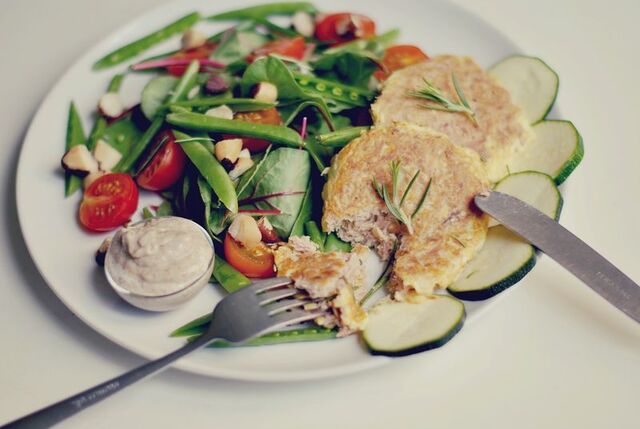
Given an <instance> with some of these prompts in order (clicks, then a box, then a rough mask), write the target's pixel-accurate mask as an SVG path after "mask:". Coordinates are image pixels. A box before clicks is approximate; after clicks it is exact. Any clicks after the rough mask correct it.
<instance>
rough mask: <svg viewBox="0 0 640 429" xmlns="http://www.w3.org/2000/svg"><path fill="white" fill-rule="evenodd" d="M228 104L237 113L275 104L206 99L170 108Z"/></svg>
mask: <svg viewBox="0 0 640 429" xmlns="http://www.w3.org/2000/svg"><path fill="white" fill-rule="evenodd" d="M223 104H226V105H227V106H229V107H231V108H232V109H233V110H234V111H236V112H253V111H256V110H265V109H270V108H271V107H274V106H275V103H268V102H265V101H259V100H256V99H255V98H232V97H204V98H196V99H193V100H185V101H178V102H177V103H174V104H172V105H171V106H169V107H170V108H171V107H173V106H179V107H201V108H202V107H216V106H222V105H223Z"/></svg>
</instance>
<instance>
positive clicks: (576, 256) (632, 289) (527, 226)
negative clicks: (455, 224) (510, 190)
mask: <svg viewBox="0 0 640 429" xmlns="http://www.w3.org/2000/svg"><path fill="white" fill-rule="evenodd" d="M474 201H475V203H476V205H477V206H478V207H479V208H480V209H481V210H482V211H483V212H485V213H487V214H488V215H489V216H491V217H493V218H495V219H496V220H497V221H499V222H500V223H502V225H504V226H505V227H506V228H507V229H509V230H511V231H513V232H514V233H516V234H517V235H519V236H521V237H522V238H524V239H525V240H527V241H528V242H530V243H531V244H533V245H534V246H535V247H537V248H538V249H540V250H541V251H542V252H544V253H546V254H547V255H549V256H550V257H551V258H552V259H554V260H555V261H556V262H558V263H559V264H560V265H562V266H563V267H564V268H566V269H567V270H568V271H570V272H571V273H572V274H573V275H575V276H576V277H578V278H579V279H580V280H582V281H583V282H584V283H585V284H586V285H587V286H589V287H590V288H591V289H593V290H594V291H595V292H597V293H598V294H600V295H601V296H602V297H603V298H604V299H606V300H607V301H609V302H610V303H611V304H613V305H614V306H615V307H617V308H618V309H620V310H622V311H623V312H624V314H626V315H627V316H629V317H630V318H632V319H633V320H635V321H636V322H638V323H640V286H638V284H637V283H635V282H634V281H633V280H631V279H630V278H629V277H628V276H627V275H625V274H624V273H623V272H622V271H620V270H619V269H618V268H616V267H615V266H614V265H613V264H612V263H611V262H609V261H607V260H606V259H605V258H604V257H603V256H602V255H600V254H599V253H598V252H596V251H595V250H593V249H592V248H591V247H590V246H589V245H588V244H587V243H585V242H584V241H582V240H580V239H579V238H578V237H576V236H575V235H573V234H572V233H571V232H570V231H569V230H567V229H566V228H564V227H563V226H562V225H560V224H559V223H558V222H556V221H555V220H553V219H552V218H550V217H549V216H547V215H545V214H544V213H542V212H541V211H539V210H537V209H535V208H534V207H532V206H530V205H529V204H527V203H525V202H523V201H521V200H519V199H518V198H515V197H512V196H510V195H507V194H503V193H501V192H495V191H492V192H488V193H483V194H479V195H476V197H475V199H474Z"/></svg>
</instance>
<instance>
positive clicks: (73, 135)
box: [64, 101, 85, 197]
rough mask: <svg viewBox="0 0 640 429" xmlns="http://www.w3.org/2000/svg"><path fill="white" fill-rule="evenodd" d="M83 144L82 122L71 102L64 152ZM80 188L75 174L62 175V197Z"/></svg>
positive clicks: (80, 179)
mask: <svg viewBox="0 0 640 429" xmlns="http://www.w3.org/2000/svg"><path fill="white" fill-rule="evenodd" d="M81 144H85V140H84V131H83V130H82V121H81V120H80V115H78V110H77V109H76V105H75V103H74V102H73V101H72V102H71V104H70V105H69V118H68V120H67V138H66V142H65V152H67V151H68V150H69V149H71V148H72V147H74V146H78V145H81ZM80 187H82V178H81V177H80V176H78V175H77V174H73V173H70V172H68V171H67V172H65V173H64V196H65V197H68V196H69V195H73V194H74V193H75V192H76V191H77V190H78V189H80Z"/></svg>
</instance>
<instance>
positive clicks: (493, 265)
mask: <svg viewBox="0 0 640 429" xmlns="http://www.w3.org/2000/svg"><path fill="white" fill-rule="evenodd" d="M535 264H536V252H535V249H534V247H533V246H532V245H531V244H529V243H527V242H526V241H524V240H523V239H521V238H520V237H518V236H517V235H515V234H514V233H512V232H511V231H509V230H508V229H506V228H505V227H503V226H502V225H498V226H494V227H493V228H490V229H489V232H488V234H487V240H486V241H485V243H484V247H483V248H482V250H480V253H478V254H477V255H476V257H475V258H474V259H473V260H471V261H470V262H469V263H468V264H467V265H466V266H465V267H464V270H463V271H462V273H461V274H460V277H458V280H456V281H455V282H454V283H453V284H452V285H451V286H449V288H448V291H449V293H450V294H451V295H453V296H455V297H458V298H460V299H464V300H467V301H480V300H483V299H487V298H491V297H492V296H494V295H497V294H498V293H500V292H502V291H503V290H505V289H507V288H508V287H509V286H512V285H514V284H516V283H517V282H518V281H520V279H522V278H523V277H524V276H525V275H526V274H527V273H528V272H529V271H531V269H532V268H533V267H534V265H535Z"/></svg>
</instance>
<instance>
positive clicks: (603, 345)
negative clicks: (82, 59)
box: [0, 0, 640, 429]
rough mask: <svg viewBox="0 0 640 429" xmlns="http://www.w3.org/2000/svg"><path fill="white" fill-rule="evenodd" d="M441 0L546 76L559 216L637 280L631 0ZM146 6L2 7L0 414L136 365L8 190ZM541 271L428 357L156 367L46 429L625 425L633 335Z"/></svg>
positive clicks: (631, 396)
mask: <svg viewBox="0 0 640 429" xmlns="http://www.w3.org/2000/svg"><path fill="white" fill-rule="evenodd" d="M457 2H458V3H460V4H461V5H462V6H464V7H466V8H468V9H469V10H471V11H473V12H474V13H476V14H478V15H480V16H482V17H483V18H484V19H485V20H487V21H488V22H489V23H491V24H492V25H494V26H495V27H496V28H498V29H499V30H501V31H502V32H504V33H505V34H509V35H510V37H511V38H512V39H513V40H514V41H515V42H516V43H517V44H518V45H520V46H521V47H522V48H523V49H524V50H525V52H527V53H530V54H533V55H536V54H537V55H540V56H542V57H543V58H544V59H545V60H546V61H548V62H549V63H550V64H552V65H553V67H554V68H555V70H556V71H557V72H558V74H559V75H560V76H561V78H562V80H561V89H560V95H559V100H558V102H559V103H560V105H561V107H562V112H563V114H564V115H565V116H566V117H568V118H570V119H572V120H573V121H574V123H575V124H576V126H577V127H578V129H579V130H580V131H581V132H582V135H583V137H584V140H585V146H586V157H585V160H584V162H583V163H582V165H581V166H580V167H579V168H578V169H577V171H576V172H575V173H574V175H573V176H572V177H571V179H570V183H569V185H568V190H569V192H568V193H567V198H566V206H565V211H564V213H563V222H564V223H565V224H566V225H568V226H569V227H570V228H571V229H572V230H574V231H575V232H576V233H577V234H578V235H580V236H581V237H583V238H584V239H585V240H586V241H588V242H590V243H592V244H593V246H594V247H595V248H596V249H598V250H600V251H601V252H602V253H604V254H605V255H607V256H608V257H609V258H610V259H611V260H612V261H613V262H614V263H616V264H617V265H618V266H619V267H620V268H621V269H622V270H623V271H626V272H627V273H628V274H629V275H630V276H631V277H632V278H635V279H640V264H639V263H638V260H637V258H638V254H639V253H638V240H639V239H640V227H639V226H638V225H640V222H638V219H639V216H640V168H639V167H640V161H639V160H640V138H639V137H638V136H639V133H638V124H639V123H640V101H639V100H640V84H639V83H638V80H639V74H638V73H639V72H640V60H639V55H638V53H639V51H638V45H637V43H638V41H639V40H640V26H638V19H640V3H639V2H637V0H629V1H607V2H600V1H579V0H572V1H568V0H537V1H535V2H530V1H509V0H492V1H488V0H487V1H481V2H477V1H473V0H457ZM156 3H158V2H157V1H154V0H109V1H102V2H99V1H91V2H88V1H82V0H64V1H62V0H58V1H46V0H39V1H26V0H21V1H18V0H4V1H2V2H0V11H1V12H0V56H1V58H2V66H1V68H0V77H1V79H0V88H1V91H0V142H1V149H2V152H3V156H0V172H1V173H0V174H2V179H3V180H2V188H1V189H2V200H1V201H2V203H0V207H2V224H1V227H0V244H1V246H0V273H1V276H0V350H1V352H0V356H1V358H0V423H2V422H7V421H9V420H11V419H13V418H16V417H18V416H20V415H23V414H25V413H27V412H29V411H31V410H33V409H35V408H38V407H41V406H43V405H45V404H48V403H50V402H53V401H55V400H58V399H61V398H62V397H65V396H67V395H69V394H71V393H75V392H76V391H78V390H80V389H82V388H85V387H88V386H90V385H93V384H95V383H97V382H100V381H103V380H104V379H106V378H109V377H112V376H114V375H116V374H119V373H121V372H123V371H125V370H127V369H129V368H131V367H132V366H135V365H138V364H140V363H142V362H143V360H142V359H141V358H139V357H137V356H135V355H133V354H132V353H130V352H128V351H126V350H123V349H121V348H120V347H118V346H116V345H114V344H112V343H110V342H109V341H107V340H106V339H104V338H102V337H101V336H99V335H98V334H96V333H94V332H93V331H92V330H91V329H90V328H88V327H87V326H85V325H84V324H83V323H82V322H80V321H79V320H78V319H77V318H75V316H73V314H71V313H70V312H69V311H68V310H67V309H66V308H65V307H64V306H63V305H62V304H61V303H60V302H59V301H58V300H57V298H56V297H55V296H54V295H53V293H52V292H50V291H49V289H48V288H47V286H46V285H45V284H44V282H43V280H42V279H41V278H40V276H39V275H38V273H37V272H36V270H35V267H34V265H33V263H32V262H31V260H30V258H29V255H28V254H27V251H26V249H25V245H24V243H23V241H22V238H21V236H20V232H19V227H18V223H17V218H16V209H15V195H14V185H15V167H16V163H17V156H18V151H19V147H20V144H21V141H22V138H23V136H24V133H25V131H26V128H27V126H28V124H29V121H30V120H31V116H32V115H33V113H34V112H35V110H36V108H37V107H38V105H39V103H40V100H41V99H42V97H43V96H44V95H45V93H46V92H47V91H48V89H49V88H50V86H51V85H52V84H53V83H54V82H55V81H56V80H57V79H58V78H59V76H60V75H61V74H62V73H63V72H64V70H65V69H66V68H67V66H68V64H70V62H71V61H73V60H74V59H75V58H76V57H77V56H78V55H79V54H81V53H82V52H83V51H85V50H86V49H87V48H89V47H90V46H91V45H92V44H94V43H95V42H96V41H98V40H99V39H101V38H102V37H103V36H104V35H106V34H107V33H108V32H110V31H112V30H113V29H114V28H116V27H117V26H119V25H121V24H122V23H124V22H125V21H127V20H129V19H130V18H131V17H133V16H135V15H138V14H141V13H144V12H145V11H146V10H148V8H150V7H152V6H153V5H154V4H156ZM345 7H346V6H345ZM425 43H426V42H425ZM427 46H428V45H427ZM43 144H47V142H43ZM611 152H615V156H610V155H607V156H605V155H606V154H610V153H611ZM603 183H606V185H602V184H603ZM594 189H597V190H598V192H594V191H593V190H594ZM42 210H43V214H44V213H45V212H46V210H47V207H42ZM43 219H45V217H44V216H43ZM539 265H540V266H545V268H544V269H542V268H541V267H538V269H536V270H535V271H534V273H533V274H532V276H534V277H535V278H536V280H537V281H536V282H535V285H533V286H531V284H532V283H534V282H530V283H529V285H528V286H527V287H518V288H515V290H514V291H512V292H511V293H510V296H509V297H508V298H507V299H505V300H502V301H501V302H500V303H499V304H497V305H496V306H494V307H492V309H491V310H490V311H489V312H488V313H487V314H485V315H484V316H483V317H482V318H481V319H480V320H479V321H478V323H474V324H473V327H472V328H470V332H467V334H466V335H461V336H459V337H458V338H457V339H456V340H455V341H454V342H452V343H450V344H449V345H448V346H447V347H446V348H445V349H443V350H440V351H436V352H435V353H437V354H438V359H436V360H435V362H436V363H435V364H434V363H433V362H434V361H430V365H429V366H427V365H425V364H424V361H423V359H421V356H420V355H417V356H414V357H410V358H407V359H403V360H399V361H397V362H396V363H394V364H392V365H389V366H387V367H384V368H382V369H379V370H375V371H372V372H367V373H362V374H358V375H354V376H349V377H345V378H342V379H330V380H325V381H318V382H314V383H298V384H254V383H240V382H231V381H222V380H216V379H209V378H204V377H196V376H193V375H190V374H186V373H182V372H180V371H176V370H169V371H168V372H166V373H163V374H161V375H159V376H157V377H155V378H154V379H151V380H148V381H146V382H144V383H141V384H139V385H137V386H135V387H133V388H130V389H128V390H127V391H124V392H122V393H120V394H118V395H117V396H115V397H113V398H111V399H109V400H107V401H105V402H103V403H102V404H100V405H98V406H95V407H93V408H91V409H89V410H87V411H86V412H84V413H82V414H80V415H78V416H76V417H75V418H73V419H71V420H69V421H67V422H65V423H64V424H63V425H61V427H68V428H89V427H90V428H94V429H97V428H115V427H118V428H125V427H126V428H129V427H140V428H146V427H159V428H165V427H166V428H169V427H183V428H203V427H217V428H231V427H237V428H249V427H280V428H299V427H304V428H307V429H311V428H316V427H317V428H321V427H322V428H326V427H331V426H334V427H340V428H342V427H352V428H381V427H398V428H400V427H401V428H426V427H429V428H441V427H447V428H459V427H474V428H511V427H517V428H541V427H547V428H569V427H576V428H577V427H579V428H582V429H586V428H602V427H616V428H620V429H621V428H637V427H638V412H637V409H638V408H637V407H638V405H637V404H638V388H640V327H639V326H637V325H635V324H634V323H633V322H631V321H629V320H627V319H626V318H625V317H624V316H622V315H621V314H620V313H618V312H617V311H616V310H614V309H612V308H610V307H609V306H608V305H607V304H606V303H605V302H604V301H603V300H601V299H600V298H599V297H597V296H596V295H595V294H594V293H592V292H591V291H590V290H589V289H588V288H586V287H584V286H583V285H582V284H580V283H579V282H578V281H577V280H575V279H574V278H572V276H571V275H569V274H568V273H566V272H565V271H563V270H562V269H561V268H558V267H556V266H554V264H553V262H552V261H551V260H549V259H548V258H542V259H541V261H540V262H539Z"/></svg>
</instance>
